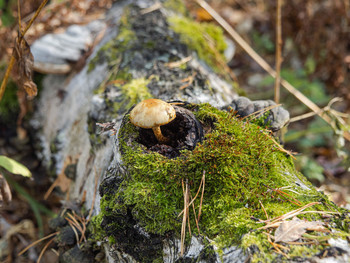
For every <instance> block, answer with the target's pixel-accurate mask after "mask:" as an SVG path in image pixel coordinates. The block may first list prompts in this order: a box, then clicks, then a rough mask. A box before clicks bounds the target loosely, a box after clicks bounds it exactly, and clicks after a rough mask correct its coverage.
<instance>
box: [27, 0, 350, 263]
mask: <svg viewBox="0 0 350 263" xmlns="http://www.w3.org/2000/svg"><path fill="white" fill-rule="evenodd" d="M154 4H155V2H152V1H117V3H115V5H114V6H113V8H112V10H110V12H109V14H108V15H107V18H106V21H105V22H106V23H107V24H108V29H107V31H106V33H105V34H104V37H103V39H102V41H101V42H100V44H99V45H98V46H97V47H96V48H95V49H94V52H93V53H92V55H91V56H90V58H89V59H88V61H87V63H86V65H85V67H84V68H83V69H82V70H81V71H80V72H79V73H75V74H71V76H58V75H48V76H46V77H45V79H44V81H43V86H44V88H43V90H42V91H41V94H40V101H39V103H38V107H37V110H36V113H35V116H34V118H33V120H32V125H33V127H35V128H36V130H37V131H38V132H37V137H38V140H39V142H40V150H38V154H39V156H40V157H41V159H42V160H43V163H44V164H45V165H46V166H47V168H48V169H49V170H51V171H54V172H55V173H56V174H60V173H62V172H63V171H64V170H65V169H66V168H67V164H75V165H76V166H75V167H76V168H75V174H74V176H73V177H72V178H73V183H72V184H71V187H70V190H69V196H70V200H81V199H82V198H83V196H84V197H85V207H86V208H87V209H90V208H91V207H93V216H94V218H93V220H91V221H90V222H91V223H92V224H91V225H92V226H90V227H91V228H90V238H94V244H95V245H96V244H100V243H98V241H103V243H102V244H103V247H104V248H105V252H106V260H107V261H108V262H154V261H156V262H246V261H247V260H251V261H272V260H276V261H291V262H292V261H300V260H303V261H310V262H311V261H312V262H325V261H324V260H325V259H335V260H338V261H339V262H342V260H347V259H348V253H349V251H350V249H349V244H348V242H347V241H346V240H345V239H342V238H344V237H345V236H346V234H345V231H346V229H348V227H349V216H348V215H347V214H346V211H343V210H341V209H340V208H338V207H336V206H334V205H333V204H332V203H330V202H329V201H328V199H327V197H326V196H324V195H323V194H322V193H318V192H317V191H316V190H315V189H314V187H313V186H311V185H310V184H309V183H308V182H307V180H306V179H305V178H304V177H303V176H302V175H300V174H299V173H298V172H297V171H295V169H294V167H293V164H292V160H291V157H289V156H288V155H286V152H283V148H282V147H281V146H280V145H279V144H278V143H277V142H275V141H274V139H273V137H272V136H271V135H270V133H268V132H267V130H265V129H263V128H261V127H260V126H261V125H264V122H258V121H256V120H253V118H245V119H243V120H242V119H236V117H233V116H232V115H233V112H232V111H231V113H227V112H225V111H219V110H217V109H216V108H223V107H226V106H228V105H230V103H231V102H232V101H233V100H234V99H236V103H235V104H234V105H231V106H232V107H234V110H237V111H238V112H243V113H241V115H248V113H247V112H250V111H251V112H252V111H254V110H255V109H256V107H257V103H255V104H254V103H250V104H249V103H248V104H249V107H248V106H242V104H241V103H240V102H241V101H244V99H241V100H239V103H237V97H238V96H237V94H236V92H235V91H234V88H233V86H232V83H233V81H232V80H231V78H230V75H229V74H228V72H227V70H226V68H225V67H224V66H222V64H223V63H222V62H223V61H224V57H223V55H222V54H221V52H222V51H223V50H222V49H221V45H223V41H222V39H221V38H222V33H220V30H218V29H215V28H214V29H213V28H212V27H208V26H206V25H202V26H201V27H199V26H198V24H196V23H194V22H193V21H191V20H189V19H188V18H186V17H185V16H184V14H181V13H178V12H180V11H181V10H184V9H183V6H182V4H181V2H180V1H176V0H173V1H171V0H169V1H165V2H164V3H163V5H162V6H160V7H159V6H157V5H154ZM174 8H175V9H176V10H174ZM175 31H176V32H175ZM213 41H214V42H213ZM215 48H218V49H219V50H216V49H215ZM220 49H221V50H220ZM151 97H154V98H159V99H162V100H164V101H172V103H173V105H174V107H175V108H176V112H177V115H178V116H181V120H178V121H177V122H175V124H174V123H173V124H169V125H170V126H168V127H165V128H164V129H162V128H161V129H162V132H163V133H164V134H165V136H168V137H170V138H177V139H176V142H175V140H173V141H172V143H170V144H169V145H167V146H164V145H160V144H158V142H157V141H156V140H155V138H154V137H152V136H154V135H153V134H152V130H146V129H142V128H135V127H134V126H133V125H132V124H131V123H130V121H129V115H128V114H127V113H128V110H129V109H130V108H131V107H132V106H133V105H134V104H135V103H137V102H139V101H141V100H143V99H147V98H151ZM203 103H210V104H211V105H212V106H215V107H216V108H214V107H211V106H209V105H207V104H203ZM266 104H267V105H268V104H269V103H267V102H266ZM283 112H284V111H283V110H279V111H278V114H280V113H281V114H282V113H283ZM270 115H271V113H270ZM282 115H283V114H282ZM265 117H266V116H265ZM276 119H277V117H276V116H275V117H274V118H272V122H273V123H275V122H274V121H275V120H276ZM282 119H283V120H285V113H284V116H283V118H282ZM175 120H176V119H175ZM247 120H251V121H252V122H253V123H252V124H251V123H249V122H246V121H247ZM96 123H102V124H101V125H102V126H103V127H104V128H106V129H107V131H103V129H102V132H101V129H100V128H98V125H97V124H96ZM181 123H182V124H181ZM183 123H185V124H183ZM108 125H109V126H110V127H109V128H111V126H113V128H112V131H115V133H116V134H115V135H114V134H113V132H112V131H110V129H109V130H108V127H107V126H108ZM225 125H227V126H225ZM259 125H260V126H259ZM283 125H284V121H282V123H279V124H278V127H277V128H276V127H275V128H276V129H279V128H280V127H281V126H283ZM270 126H271V123H270ZM272 126H273V125H272ZM176 129H178V131H177V130H176ZM172 136H173V137H172ZM214 143H215V145H214ZM196 145H197V146H196ZM237 147H238V148H237ZM209 148H210V149H209ZM152 150H153V151H152ZM154 151H156V152H158V153H160V154H158V153H154ZM167 154H169V155H167ZM196 154H197V155H196ZM201 162H203V163H201ZM263 173H264V174H263ZM152 176H154V177H152ZM171 178H172V179H171ZM203 178H205V181H203ZM228 178H231V179H232V180H231V179H228ZM204 182H205V187H204V188H203V187H202V188H201V185H203V184H204ZM181 184H182V185H181ZM253 184H254V185H255V188H254V186H253ZM237 185H239V186H240V188H235V187H236V186H237ZM230 187H231V188H230ZM186 188H187V189H188V190H187V191H186ZM229 188H230V189H231V190H229ZM282 188H283V189H284V190H283V189H282ZM198 189H200V191H199V193H200V194H198V197H197V199H196V200H195V202H194V204H195V206H193V209H192V207H189V209H190V210H189V211H187V210H188V209H185V210H186V211H187V212H188V213H189V217H190V219H188V220H187V219H186V218H185V220H184V222H186V221H187V224H186V226H185V228H184V229H185V235H186V239H185V249H184V251H183V253H182V252H181V234H180V232H181V225H182V226H184V225H183V224H184V223H182V221H183V220H182V218H183V215H181V216H179V217H178V215H179V214H180V212H181V211H182V209H183V208H184V204H183V200H184V195H185V196H186V193H190V194H191V196H190V197H188V199H190V200H191V199H192V198H193V197H195V196H196V194H197V190H198ZM203 189H204V190H203ZM171 191H173V192H171ZM201 191H203V199H202V202H203V203H202V204H200V199H201V193H202V192H201ZM96 192H97V193H96ZM285 193H287V194H285ZM230 195H231V197H230V198H228V196H230ZM180 199H181V202H182V203H180V201H179V200H180ZM163 201H164V202H163ZM316 202H317V203H316ZM310 203H315V204H314V205H313V206H312V207H311V208H309V210H317V211H322V212H315V213H310V214H311V216H310V214H305V215H304V217H305V218H307V219H308V220H309V221H311V222H316V221H317V222H319V221H322V222H323V223H324V224H328V226H327V227H328V228H329V229H331V230H332V231H333V232H335V233H332V234H330V233H326V234H320V232H317V231H316V232H314V233H312V234H313V235H314V239H312V240H313V242H311V243H313V244H306V242H305V237H303V238H302V237H301V236H300V237H299V238H296V240H297V241H299V242H300V244H299V245H295V244H294V245H293V244H292V243H290V242H289V243H288V242H287V241H285V243H282V244H283V246H284V247H286V248H283V247H281V246H279V247H277V246H276V245H275V247H274V246H273V245H271V244H274V243H273V242H272V241H273V240H272V241H271V242H270V243H269V240H270V239H271V238H272V239H273V237H271V236H272V233H273V231H272V230H273V229H274V227H269V228H266V230H265V229H261V230H257V229H258V228H259V227H261V226H264V225H266V224H268V223H269V222H268V221H265V224H263V221H264V220H265V219H266V216H269V217H270V218H272V217H277V216H281V215H283V214H286V213H288V212H290V211H293V210H296V209H298V208H300V207H301V206H305V205H307V204H310ZM179 204H180V206H179ZM200 207H201V208H200ZM192 210H195V213H196V216H194V214H193V213H194V212H193V211H192ZM200 210H201V211H202V214H201V216H200V217H199V215H198V212H199V211H200ZM264 211H265V212H266V214H265V212H264ZM320 214H323V215H325V216H324V217H322V216H320ZM248 215H249V216H248ZM260 216H261V217H260ZM194 218H197V219H199V221H198V222H196V220H194ZM342 220H344V221H342ZM278 222H280V221H278ZM197 223H198V228H197V226H196V224H197ZM323 223H322V224H323ZM188 224H190V226H191V231H192V236H191V235H190V234H189V231H188ZM316 224H318V226H319V227H320V228H323V227H324V226H321V225H322V224H321V223H316ZM292 230H293V229H292ZM293 231H294V232H296V231H297V230H296V229H294V230H293ZM293 231H292V232H293ZM305 231H306V230H305ZM324 231H326V230H324ZM199 232H200V233H199ZM294 232H293V233H294ZM290 235H291V234H290ZM321 237H322V238H323V241H315V240H316V238H319V239H321ZM293 241H294V240H293ZM276 242H277V241H276ZM309 243H310V242H309ZM65 249H66V250H65V251H63V252H62V255H64V256H61V261H62V262H67V261H68V262H69V260H71V259H67V257H68V252H69V251H70V253H72V254H73V255H74V254H76V247H74V248H73V249H71V250H69V248H67V247H65ZM81 250H83V249H81ZM298 251H299V252H298ZM94 253H95V252H94ZM298 253H299V254H298ZM95 254H96V253H95ZM322 258H324V259H322ZM322 260H323V261H322Z"/></svg>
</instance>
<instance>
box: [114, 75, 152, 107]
mask: <svg viewBox="0 0 350 263" xmlns="http://www.w3.org/2000/svg"><path fill="white" fill-rule="evenodd" d="M149 83H150V80H149V79H145V78H139V79H132V80H131V81H129V82H128V83H126V84H124V85H122V86H120V90H121V92H122V97H123V98H122V101H121V102H116V103H115V108H116V110H118V109H120V108H121V107H124V108H126V109H129V108H131V107H132V106H133V105H135V104H137V103H138V102H140V101H142V100H145V99H150V98H152V95H151V93H149V90H148V88H147V85H148V84H149Z"/></svg>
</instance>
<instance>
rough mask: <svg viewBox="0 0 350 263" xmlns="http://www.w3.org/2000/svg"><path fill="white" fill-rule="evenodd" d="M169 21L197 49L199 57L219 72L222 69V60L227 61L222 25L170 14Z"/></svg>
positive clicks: (193, 48)
mask: <svg viewBox="0 0 350 263" xmlns="http://www.w3.org/2000/svg"><path fill="white" fill-rule="evenodd" d="M168 22H169V24H170V27H171V28H172V29H173V30H174V31H175V32H176V33H178V34H179V35H180V39H181V41H182V42H183V43H185V44H186V45H187V46H188V47H189V48H191V49H192V50H195V51H196V52H197V54H198V56H199V58H200V59H202V60H204V61H205V62H206V63H207V64H208V65H209V66H210V67H212V68H213V69H214V70H216V71H217V72H219V71H220V69H221V68H220V61H225V58H224V51H225V49H226V42H225V40H224V35H223V32H222V29H221V28H220V27H217V26H216V25H213V24H209V23H198V22H195V21H193V20H191V19H189V18H186V17H181V16H170V17H168ZM221 71H222V70H221Z"/></svg>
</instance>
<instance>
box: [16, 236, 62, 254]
mask: <svg viewBox="0 0 350 263" xmlns="http://www.w3.org/2000/svg"><path fill="white" fill-rule="evenodd" d="M58 233H59V232H55V233H52V234H50V235H48V236H46V237H43V238H40V239H39V240H37V241H34V242H33V243H31V244H30V245H29V246H27V247H26V248H24V249H23V250H21V251H20V252H19V253H18V256H20V255H22V254H23V253H24V252H26V251H27V250H28V249H30V248H31V247H34V246H35V245H37V244H39V243H40V242H41V241H44V240H46V239H48V238H50V237H52V236H56V235H57V234H58Z"/></svg>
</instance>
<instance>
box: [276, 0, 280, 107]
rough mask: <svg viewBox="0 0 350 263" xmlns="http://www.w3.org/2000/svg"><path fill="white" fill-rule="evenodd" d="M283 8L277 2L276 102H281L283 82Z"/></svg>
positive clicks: (278, 0)
mask: <svg viewBox="0 0 350 263" xmlns="http://www.w3.org/2000/svg"><path fill="white" fill-rule="evenodd" d="M281 6H282V1H281V0H277V12H276V66H275V68H276V79H275V102H276V103H279V101H280V82H281V63H282V58H281V53H282V52H281V50H282V27H281V23H282V22H281Z"/></svg>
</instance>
